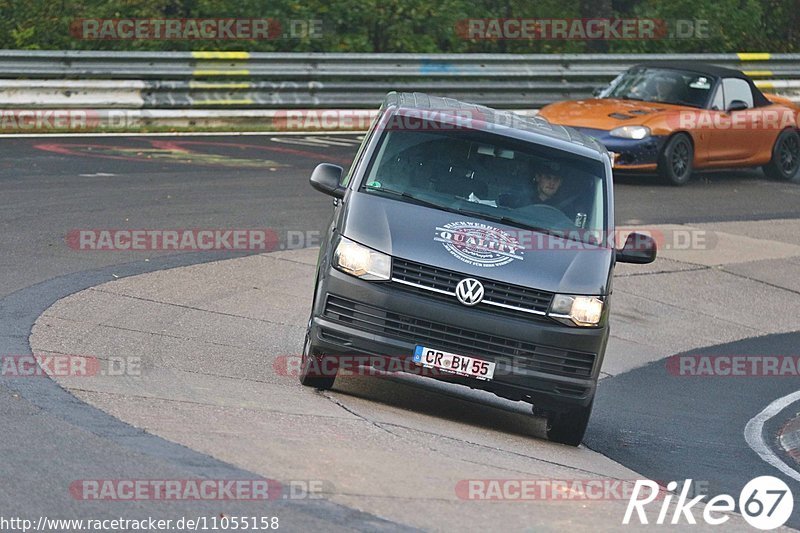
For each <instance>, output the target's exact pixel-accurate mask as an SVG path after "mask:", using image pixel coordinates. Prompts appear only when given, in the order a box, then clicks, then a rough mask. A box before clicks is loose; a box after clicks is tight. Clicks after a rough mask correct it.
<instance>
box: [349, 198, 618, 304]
mask: <svg viewBox="0 0 800 533" xmlns="http://www.w3.org/2000/svg"><path fill="white" fill-rule="evenodd" d="M344 208H345V209H346V213H345V216H344V221H345V222H344V225H343V226H342V227H340V231H341V233H342V234H343V235H344V236H345V237H347V238H349V239H351V240H353V241H356V242H358V243H361V244H363V245H365V246H368V247H370V248H373V249H375V250H378V251H380V252H383V253H386V254H389V255H391V256H393V257H399V258H402V259H406V260H409V261H415V262H417V263H423V264H427V265H431V266H435V267H439V268H444V269H447V270H452V271H456V272H462V273H464V274H465V277H466V276H475V277H482V278H488V279H493V280H497V281H502V282H505V283H510V284H512V285H520V286H523V287H530V288H535V289H539V290H544V291H549V292H559V293H564V294H592V295H602V294H606V289H607V287H606V284H607V282H608V274H609V269H610V267H611V258H612V254H613V253H614V252H613V250H611V249H609V248H607V247H606V248H602V247H593V246H589V245H585V244H582V243H576V242H574V241H568V240H564V239H559V238H556V237H551V236H545V235H543V234H540V233H535V232H529V231H527V230H521V229H520V228H516V227H513V226H507V225H504V224H500V223H496V222H494V221H490V220H485V219H481V218H476V217H471V216H468V215H462V214H459V213H451V212H448V211H443V210H440V209H435V208H431V207H427V206H421V205H418V204H413V203H409V202H404V201H400V200H395V199H391V198H384V197H381V196H378V195H377V194H369V193H363V192H353V193H351V194H350V195H349V197H348V198H347V202H346V204H345V206H344ZM540 239H544V241H542V240H540ZM541 242H545V243H546V244H545V245H544V246H543V245H541V244H540V243H541Z"/></svg>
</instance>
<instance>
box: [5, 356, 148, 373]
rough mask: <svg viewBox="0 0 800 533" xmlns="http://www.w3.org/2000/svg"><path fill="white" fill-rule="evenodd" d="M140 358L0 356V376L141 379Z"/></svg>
mask: <svg viewBox="0 0 800 533" xmlns="http://www.w3.org/2000/svg"><path fill="white" fill-rule="evenodd" d="M141 375H142V360H141V358H140V357H136V356H129V357H119V356H113V357H109V358H107V359H99V358H97V357H94V356H90V355H64V354H34V355H3V356H0V376H2V377H12V378H29V377H59V378H75V377H95V376H128V377H130V376H135V377H138V376H141Z"/></svg>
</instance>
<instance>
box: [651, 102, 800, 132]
mask: <svg viewBox="0 0 800 533" xmlns="http://www.w3.org/2000/svg"><path fill="white" fill-rule="evenodd" d="M666 120H667V122H668V123H669V124H670V125H671V126H673V127H675V128H677V129H682V130H704V129H707V130H742V131H759V130H774V131H776V132H777V131H781V130H784V129H786V128H795V127H797V125H798V124H800V111H793V110H791V109H789V108H786V109H762V108H751V109H742V110H739V111H733V112H725V111H714V110H710V111H709V110H705V109H697V110H682V111H680V112H678V113H673V114H670V115H667V118H666Z"/></svg>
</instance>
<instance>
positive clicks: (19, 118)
mask: <svg viewBox="0 0 800 533" xmlns="http://www.w3.org/2000/svg"><path fill="white" fill-rule="evenodd" d="M119 114H120V115H124V114H125V111H122V110H120V111H119ZM101 125H102V120H101V117H100V115H99V113H98V112H97V111H94V110H91V109H0V130H11V131H18V130H78V131H80V130H91V129H95V128H98V127H100V126H101Z"/></svg>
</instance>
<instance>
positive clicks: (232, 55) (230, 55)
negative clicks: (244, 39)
mask: <svg viewBox="0 0 800 533" xmlns="http://www.w3.org/2000/svg"><path fill="white" fill-rule="evenodd" d="M192 57H193V58H195V59H250V52H192Z"/></svg>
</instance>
